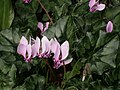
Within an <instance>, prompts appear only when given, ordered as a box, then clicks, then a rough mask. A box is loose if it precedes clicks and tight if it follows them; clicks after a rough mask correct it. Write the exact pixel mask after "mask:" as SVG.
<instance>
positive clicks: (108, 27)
mask: <svg viewBox="0 0 120 90" xmlns="http://www.w3.org/2000/svg"><path fill="white" fill-rule="evenodd" d="M112 30H113V23H112V22H111V21H109V22H108V23H107V26H106V32H112Z"/></svg>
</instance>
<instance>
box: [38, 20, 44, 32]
mask: <svg viewBox="0 0 120 90" xmlns="http://www.w3.org/2000/svg"><path fill="white" fill-rule="evenodd" d="M38 28H39V29H40V30H41V32H43V24H42V23H41V22H38Z"/></svg>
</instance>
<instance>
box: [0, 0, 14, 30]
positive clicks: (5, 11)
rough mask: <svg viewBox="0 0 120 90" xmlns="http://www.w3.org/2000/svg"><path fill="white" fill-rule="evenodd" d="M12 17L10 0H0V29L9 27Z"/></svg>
mask: <svg viewBox="0 0 120 90" xmlns="http://www.w3.org/2000/svg"><path fill="white" fill-rule="evenodd" d="M13 18H14V11H13V7H12V2H11V0H7V1H6V0H0V30H3V29H6V28H9V27H10V26H11V24H12V21H13Z"/></svg>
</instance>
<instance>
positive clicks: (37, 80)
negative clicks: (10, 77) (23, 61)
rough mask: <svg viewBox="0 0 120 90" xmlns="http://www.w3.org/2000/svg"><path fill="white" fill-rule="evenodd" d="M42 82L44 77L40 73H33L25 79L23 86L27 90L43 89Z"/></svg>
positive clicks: (43, 82)
mask: <svg viewBox="0 0 120 90" xmlns="http://www.w3.org/2000/svg"><path fill="white" fill-rule="evenodd" d="M44 84H45V78H44V77H43V76H41V75H37V74H34V75H31V76H29V77H28V78H26V79H25V83H24V84H23V86H25V87H26V89H27V90H35V89H37V90H43V88H44Z"/></svg>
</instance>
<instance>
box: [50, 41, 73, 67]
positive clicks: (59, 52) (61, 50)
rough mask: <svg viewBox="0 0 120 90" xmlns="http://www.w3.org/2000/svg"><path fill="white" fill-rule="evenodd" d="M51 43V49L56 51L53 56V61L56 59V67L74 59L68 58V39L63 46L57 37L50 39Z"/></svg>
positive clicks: (53, 51)
mask: <svg viewBox="0 0 120 90" xmlns="http://www.w3.org/2000/svg"><path fill="white" fill-rule="evenodd" d="M50 45H51V51H52V53H54V56H53V59H54V60H53V61H54V67H53V68H56V69H58V68H59V67H60V66H62V65H64V64H65V65H66V64H69V63H70V62H71V61H72V58H71V59H67V60H66V58H67V56H68V54H69V43H68V41H65V42H64V43H63V44H62V45H61V46H60V44H59V43H58V41H57V40H56V39H51V40H50Z"/></svg>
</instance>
